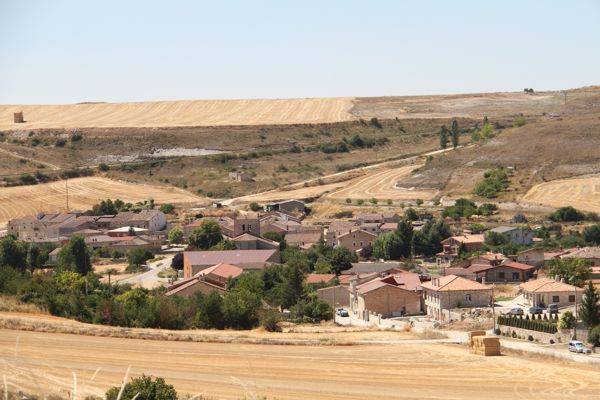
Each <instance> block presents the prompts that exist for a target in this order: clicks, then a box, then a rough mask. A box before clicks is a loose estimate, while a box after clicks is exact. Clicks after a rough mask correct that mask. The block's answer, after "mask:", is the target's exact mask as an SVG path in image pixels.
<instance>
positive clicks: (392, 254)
mask: <svg viewBox="0 0 600 400" xmlns="http://www.w3.org/2000/svg"><path fill="white" fill-rule="evenodd" d="M402 247H403V243H402V242H401V240H400V237H399V236H398V235H397V234H396V233H395V232H388V233H384V234H382V235H379V236H378V237H377V239H375V241H374V242H373V257H374V258H377V259H383V260H398V259H400V258H401V256H402V254H401V248H402Z"/></svg>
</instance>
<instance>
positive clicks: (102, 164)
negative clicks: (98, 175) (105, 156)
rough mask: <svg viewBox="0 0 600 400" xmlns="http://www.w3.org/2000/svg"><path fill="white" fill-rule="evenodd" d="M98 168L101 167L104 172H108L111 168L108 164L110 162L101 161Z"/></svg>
mask: <svg viewBox="0 0 600 400" xmlns="http://www.w3.org/2000/svg"><path fill="white" fill-rule="evenodd" d="M98 169H99V170H100V171H102V172H106V171H108V170H109V169H110V167H109V166H108V164H106V163H100V164H99V165H98Z"/></svg>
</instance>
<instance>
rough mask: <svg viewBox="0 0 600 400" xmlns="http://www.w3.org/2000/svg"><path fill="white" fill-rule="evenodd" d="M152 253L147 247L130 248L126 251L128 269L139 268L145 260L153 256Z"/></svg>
mask: <svg viewBox="0 0 600 400" xmlns="http://www.w3.org/2000/svg"><path fill="white" fill-rule="evenodd" d="M153 257H154V255H153V254H152V252H151V251H150V250H148V249H143V248H141V247H138V248H135V249H131V250H129V251H128V252H127V264H128V267H127V268H129V269H133V270H136V269H139V268H140V267H141V266H142V265H143V264H144V263H145V262H146V261H148V260H150V259H151V258H153Z"/></svg>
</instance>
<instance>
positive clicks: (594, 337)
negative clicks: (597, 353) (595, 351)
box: [588, 325, 600, 347]
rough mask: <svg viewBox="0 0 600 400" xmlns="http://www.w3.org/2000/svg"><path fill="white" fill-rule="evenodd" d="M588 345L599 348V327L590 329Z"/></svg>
mask: <svg viewBox="0 0 600 400" xmlns="http://www.w3.org/2000/svg"><path fill="white" fill-rule="evenodd" d="M588 343H590V344H591V345H592V346H594V347H598V346H600V325H598V326H596V327H594V328H592V329H590V332H589V335H588Z"/></svg>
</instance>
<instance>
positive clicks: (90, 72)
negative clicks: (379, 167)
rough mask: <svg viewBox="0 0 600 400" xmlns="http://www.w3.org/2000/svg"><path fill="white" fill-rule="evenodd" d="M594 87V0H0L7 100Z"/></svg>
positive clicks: (597, 14) (597, 73) (2, 94)
mask: <svg viewBox="0 0 600 400" xmlns="http://www.w3.org/2000/svg"><path fill="white" fill-rule="evenodd" d="M92 3H93V4H92ZM598 83H600V1H599V0H592V1H575V0H573V1H567V0H565V1H562V2H558V1H506V0H503V1H495V2H492V1H485V2H484V1H457V0H454V1H450V0H448V1H412V2H408V1H406V2H402V1H351V0H344V1H328V0H319V1H306V0H301V1H295V2H292V1H284V0H277V1H275V0H274V1H250V0H248V1H225V0H223V1H206V2H201V1H168V2H167V1H149V0H144V1H142V0H140V1H108V0H104V1H94V2H92V1H50V0H40V1H28V0H18V1H17V0H0V103H3V104H7V103H69V102H79V101H94V100H95V101H135V100H162V99H204V98H261V97H268V98H275V97H280V98H281V97H334V96H378V95H409V94H429V93H457V92H476V91H503V90H521V89H522V88H524V87H533V88H535V89H540V90H541V89H561V88H569V87H577V86H583V85H589V84H598Z"/></svg>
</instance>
